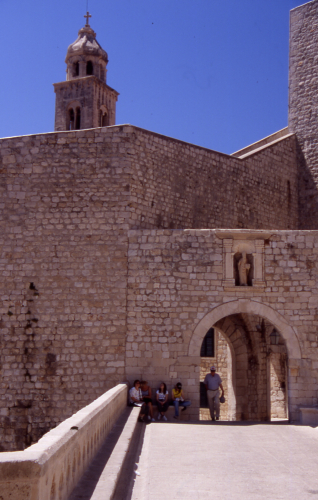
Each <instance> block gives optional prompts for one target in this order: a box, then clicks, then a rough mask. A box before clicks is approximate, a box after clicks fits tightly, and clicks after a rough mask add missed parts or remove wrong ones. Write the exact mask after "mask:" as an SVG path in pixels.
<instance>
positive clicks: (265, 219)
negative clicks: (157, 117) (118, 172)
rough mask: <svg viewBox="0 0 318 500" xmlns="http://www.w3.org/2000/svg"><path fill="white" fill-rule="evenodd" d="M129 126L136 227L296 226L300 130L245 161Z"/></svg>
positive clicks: (292, 227) (132, 208) (283, 227)
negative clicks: (298, 135)
mask: <svg viewBox="0 0 318 500" xmlns="http://www.w3.org/2000/svg"><path fill="white" fill-rule="evenodd" d="M131 132H132V133H131V149H130V151H129V153H128V154H129V156H130V159H131V165H132V167H133V178H134V182H132V186H131V194H132V198H131V202H132V204H131V217H132V222H133V227H134V228H154V227H155V228H159V229H160V228H173V229H183V228H216V227H219V228H228V227H229V228H255V229H262V228H275V229H288V228H290V229H298V168H297V163H296V142H295V137H294V136H288V137H287V138H283V139H282V140H281V141H278V142H276V143H275V144H273V145H269V146H268V147H267V148H265V149H263V150H262V151H259V152H254V153H251V154H250V155H249V156H248V157H247V158H245V159H244V160H241V159H238V158H235V157H232V156H227V155H224V154H222V153H218V152H215V151H211V150H208V149H205V148H200V147H198V146H194V145H192V144H187V143H184V142H181V141H177V140H174V139H170V138H168V137H163V136H160V135H158V134H153V133H151V132H148V131H145V130H142V129H138V128H136V127H133V128H132V129H131ZM269 198H270V202H269Z"/></svg>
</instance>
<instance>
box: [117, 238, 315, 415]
mask: <svg viewBox="0 0 318 500" xmlns="http://www.w3.org/2000/svg"><path fill="white" fill-rule="evenodd" d="M250 233H254V235H253V234H251V235H250V236H249V234H250ZM217 235H218V231H213V230H201V231H200V230H186V231H165V230H160V231H154V230H152V231H151V230H144V231H130V232H129V255H130V257H129V294H128V325H127V326H128V335H127V344H126V349H127V353H126V371H127V376H128V378H129V380H130V381H132V380H133V379H134V378H136V377H142V378H145V379H146V380H148V381H149V383H150V385H151V386H153V387H156V386H157V385H158V384H159V382H161V381H162V380H164V381H166V382H167V384H168V386H169V388H171V387H172V386H173V385H174V384H175V382H176V381H177V380H181V382H182V383H183V385H184V390H185V393H186V395H187V397H189V398H191V400H192V402H193V404H192V406H191V408H190V409H189V417H190V416H192V417H193V418H197V417H198V411H199V410H198V404H199V382H200V346H201V343H202V339H203V337H202V338H201V337H200V338H198V339H197V340H196V339H195V340H193V335H194V334H195V333H194V332H195V331H196V328H197V327H198V325H199V323H200V321H201V320H202V321H203V318H205V317H206V316H207V314H208V313H210V311H212V310H214V309H215V308H217V307H218V306H220V305H224V316H223V317H226V316H227V315H231V314H233V307H237V308H238V311H237V312H240V313H244V314H246V313H249V314H251V313H252V314H256V315H260V316H262V308H260V304H261V305H263V304H265V305H267V306H268V308H269V309H268V311H270V313H266V315H265V320H267V321H269V322H271V323H272V325H274V326H275V327H276V328H277V329H278V331H279V333H280V334H281V335H282V336H283V338H285V342H286V347H287V351H288V356H289V360H288V366H289V374H288V384H289V387H288V389H289V408H290V417H291V418H292V420H298V419H299V410H298V408H299V406H300V405H308V406H312V405H316V404H317V402H318V399H317V396H318V394H317V381H318V354H317V346H318V338H317V325H318V315H317V306H318V285H317V283H318V266H317V254H318V232H306V231H283V232H276V231H271V232H270V237H269V238H268V239H267V240H266V244H265V248H264V269H265V275H264V279H265V287H264V288H263V289H262V288H259V287H232V288H226V285H224V283H223V282H222V280H223V276H224V268H223V266H224V258H223V242H222V240H221V239H219V238H218V236H217ZM253 237H254V238H255V239H257V238H259V237H261V236H257V232H253V231H245V232H244V233H242V239H244V238H246V239H249V238H253ZM223 241H224V240H223ZM238 301H240V302H238ZM274 313H278V314H279V315H280V317H281V318H282V323H281V328H278V326H277V324H276V323H275V321H276V319H275V314H274ZM222 314H223V313H222ZM204 325H205V328H204V332H203V336H204V334H205V333H206V332H207V331H208V329H209V328H210V327H211V326H213V324H211V323H209V321H208V320H205V323H204ZM286 332H287V333H286ZM291 332H293V333H291ZM195 335H196V334H195ZM293 339H294V340H293ZM190 345H191V346H192V347H191V349H190ZM194 345H195V346H196V350H195V351H194V350H193V346H194ZM295 345H298V346H299V347H300V351H299V347H298V348H297V349H298V354H297V349H295ZM237 363H238V361H237ZM243 368H244V367H243V366H242V369H243ZM245 369H246V367H245Z"/></svg>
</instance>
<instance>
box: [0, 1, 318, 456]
mask: <svg viewBox="0 0 318 500" xmlns="http://www.w3.org/2000/svg"><path fill="white" fill-rule="evenodd" d="M87 19H88V18H87ZM317 20H318V1H317V0H314V1H312V2H309V3H307V4H305V5H303V6H301V7H299V8H297V9H294V10H293V11H292V12H291V38H290V105H289V123H288V127H287V128H286V129H284V130H282V131H279V132H277V133H275V134H273V135H272V136H270V137H268V138H266V139H264V140H262V141H259V142H258V143H256V144H253V145H251V146H249V147H247V148H244V149H243V150H241V151H238V152H236V153H235V154H233V155H225V154H223V153H219V152H215V151H211V150H208V149H205V148H201V147H198V146H194V145H192V144H188V143H184V142H182V141H178V140H175V139H172V138H167V137H163V136H161V135H159V134H155V133H152V132H149V131H146V130H143V129H140V128H137V127H134V126H131V125H115V104H116V100H117V96H118V93H117V92H116V91H114V90H113V89H110V88H109V87H108V86H107V84H106V65H107V61H108V57H107V54H106V52H105V51H104V50H103V49H102V48H101V47H100V46H99V44H98V43H97V42H96V36H95V33H94V32H93V30H92V29H91V27H90V26H89V24H88V22H87V24H86V25H85V27H84V28H82V30H80V32H79V38H78V39H77V41H76V42H75V43H74V44H72V45H71V46H70V47H69V49H68V53H67V58H66V63H67V80H66V82H62V83H59V84H55V92H56V122H55V132H53V133H49V134H38V135H32V136H23V137H16V138H8V139H2V140H0V169H1V182H0V190H1V201H0V208H1V211H0V225H1V232H0V245H1V260H0V266H1V267H0V269H1V273H2V280H1V283H0V294H1V336H0V347H1V349H0V363H1V365H0V423H1V429H0V435H1V443H2V444H1V446H2V448H1V449H2V451H3V450H15V449H23V448H25V447H26V446H28V445H30V444H31V443H32V442H35V441H36V440H37V439H39V437H40V436H41V435H43V434H44V433H45V432H46V431H47V430H49V429H50V428H52V427H53V426H55V425H56V424H57V423H59V422H60V421H62V420H63V419H65V418H66V417H68V416H70V415H71V414H72V413H74V412H75V411H77V410H78V409H79V408H81V407H82V406H84V405H86V404H87V403H89V402H91V401H92V400H94V399H95V398H96V397H98V396H99V395H101V394H102V393H103V392H105V390H107V389H108V388H110V387H112V386H114V385H115V384H117V383H118V382H121V381H123V380H128V381H129V382H130V383H131V382H132V381H133V380H134V379H135V378H143V379H146V380H148V382H149V383H150V385H151V386H152V387H154V388H155V387H156V386H157V385H158V384H159V383H160V382H161V381H165V382H166V383H167V384H168V387H169V389H171V387H172V386H173V385H174V384H175V383H176V381H179V380H181V381H182V383H183V386H184V389H185V392H186V394H187V397H189V398H191V400H192V405H191V407H190V408H189V410H188V411H187V412H186V413H187V414H188V418H189V419H198V418H200V416H201V418H207V415H206V410H205V409H204V408H202V402H200V382H202V378H203V374H204V372H205V370H207V369H208V367H209V364H210V361H213V362H215V361H216V362H218V363H219V366H218V369H219V370H220V372H221V373H222V376H223V378H224V381H225V387H226V399H227V402H226V405H225V407H224V408H223V413H222V415H223V418H227V419H230V420H268V419H270V418H275V417H276V418H289V419H291V420H292V421H298V420H299V408H300V407H301V406H304V405H308V406H315V405H317V378H318V350H317V347H318V333H317V325H318V309H317V308H318V267H317V253H318V233H317V230H318V227H317V226H318V218H317V214H316V204H317V199H318V198H317V176H316V153H315V152H316V148H317V127H316V120H317V118H316V116H315V111H314V110H315V99H316V97H315V96H316V87H315V85H316V79H315V77H314V75H315V73H316V71H318V62H317V61H316V59H315V57H313V56H312V54H314V53H316V52H317V50H318V35H317V32H316V31H315V30H313V27H314V26H315V25H316V23H317ZM89 63H90V64H89ZM211 329H213V330H214V334H215V339H216V340H215V342H216V345H217V350H216V351H215V353H214V357H212V356H209V355H206V356H203V357H202V356H201V354H202V343H203V342H204V339H205V337H206V334H207V333H208V332H209V331H210V330H211ZM200 408H201V409H200Z"/></svg>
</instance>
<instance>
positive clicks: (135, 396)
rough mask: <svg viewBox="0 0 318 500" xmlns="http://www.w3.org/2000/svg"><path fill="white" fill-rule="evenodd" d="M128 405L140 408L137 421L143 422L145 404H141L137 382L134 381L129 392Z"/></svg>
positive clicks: (138, 383)
mask: <svg viewBox="0 0 318 500" xmlns="http://www.w3.org/2000/svg"><path fill="white" fill-rule="evenodd" d="M129 403H130V404H131V405H132V406H140V407H141V409H140V417H139V421H140V422H144V417H145V403H144V402H143V399H142V394H141V390H140V381H139V380H135V382H134V385H133V387H132V388H131V389H130V391H129Z"/></svg>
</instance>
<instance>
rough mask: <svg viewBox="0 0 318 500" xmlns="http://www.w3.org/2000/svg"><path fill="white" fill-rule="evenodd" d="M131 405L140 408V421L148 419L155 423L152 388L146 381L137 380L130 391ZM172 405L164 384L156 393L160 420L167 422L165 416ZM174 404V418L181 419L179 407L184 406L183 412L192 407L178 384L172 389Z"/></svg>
mask: <svg viewBox="0 0 318 500" xmlns="http://www.w3.org/2000/svg"><path fill="white" fill-rule="evenodd" d="M129 399H130V401H129V402H130V404H131V405H132V406H140V407H141V410H140V416H139V420H140V421H142V422H144V421H145V419H146V418H148V420H150V421H152V422H154V421H155V419H154V418H153V407H152V393H151V387H150V386H149V385H148V382H146V381H145V380H142V381H141V382H140V380H135V382H134V385H133V387H132V388H131V389H130V391H129ZM169 404H170V400H169V392H168V391H167V386H166V384H165V383H164V382H162V383H161V384H160V386H159V389H158V390H157V391H156V405H157V407H158V420H160V419H162V420H165V421H167V417H166V415H165V413H166V411H167V409H168V406H169ZM172 404H173V406H174V416H173V418H175V419H178V418H179V406H182V411H184V410H186V409H187V407H188V406H190V404H191V401H186V400H185V399H184V396H183V390H182V384H181V382H178V383H177V384H176V385H175V386H174V388H173V389H172Z"/></svg>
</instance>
